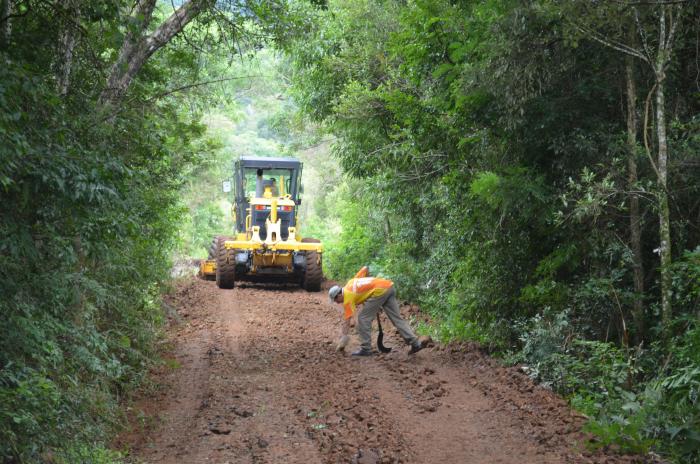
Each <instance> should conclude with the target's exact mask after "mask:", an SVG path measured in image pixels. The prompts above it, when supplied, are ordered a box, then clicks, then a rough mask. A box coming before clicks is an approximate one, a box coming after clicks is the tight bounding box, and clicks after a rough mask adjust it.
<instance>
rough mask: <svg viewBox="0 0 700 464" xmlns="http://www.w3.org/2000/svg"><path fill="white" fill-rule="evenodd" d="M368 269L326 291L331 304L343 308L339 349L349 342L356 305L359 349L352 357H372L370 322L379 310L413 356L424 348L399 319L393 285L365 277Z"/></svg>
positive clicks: (404, 322)
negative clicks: (383, 313) (343, 285)
mask: <svg viewBox="0 0 700 464" xmlns="http://www.w3.org/2000/svg"><path fill="white" fill-rule="evenodd" d="M368 273H369V271H368V269H367V266H364V267H363V268H362V269H360V271H359V272H358V273H357V274H355V277H354V278H352V279H350V281H348V283H347V284H346V285H345V287H344V288H340V287H339V286H338V285H335V286H333V287H332V288H331V289H330V290H329V291H328V297H329V298H330V300H331V303H333V302H335V303H338V304H342V305H343V308H344V312H343V316H342V317H343V329H342V337H341V339H340V342H339V343H338V349H339V350H342V349H345V346H346V345H347V343H348V341H349V337H348V335H347V334H348V331H349V329H350V318H351V317H352V316H353V314H354V313H355V310H356V309H357V306H358V305H364V307H363V308H362V310H361V311H360V313H359V315H358V316H357V332H358V334H359V336H360V343H361V347H360V349H359V350H358V351H355V352H354V353H352V355H353V356H370V355H372V354H373V353H372V339H371V336H372V320H373V319H374V318H375V317H377V313H378V312H379V310H380V309H383V310H384V312H385V313H386V315H387V317H389V320H390V321H391V323H392V324H394V327H396V329H397V330H398V331H399V333H400V334H401V336H402V337H403V339H404V340H406V343H408V344H410V345H411V350H410V351H409V352H408V353H409V354H414V353H417V352H418V351H420V350H421V349H422V348H423V345H422V344H421V342H420V341H419V340H418V337H416V334H415V333H413V331H412V330H411V327H410V326H409V325H408V323H407V322H406V321H405V320H404V319H403V318H402V317H401V313H400V312H399V303H398V302H397V301H396V290H395V289H394V282H392V281H391V280H388V279H381V278H379V277H368Z"/></svg>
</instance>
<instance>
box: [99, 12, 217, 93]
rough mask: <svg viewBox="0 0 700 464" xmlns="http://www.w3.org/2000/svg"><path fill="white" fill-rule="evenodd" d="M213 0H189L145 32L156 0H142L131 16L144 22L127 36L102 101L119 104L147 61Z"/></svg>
mask: <svg viewBox="0 0 700 464" xmlns="http://www.w3.org/2000/svg"><path fill="white" fill-rule="evenodd" d="M209 3H211V0H187V1H185V2H184V3H183V4H182V6H180V7H179V8H178V9H177V10H175V11H174V12H173V14H171V15H170V17H169V18H168V19H166V20H165V21H164V22H163V23H162V24H161V25H160V26H158V28H156V30H155V31H153V32H152V33H151V34H148V35H145V31H146V29H148V26H149V25H150V22H151V18H152V15H153V9H154V8H155V4H156V0H141V1H139V3H138V5H137V6H136V8H135V13H134V14H133V15H132V16H131V18H132V20H133V21H135V22H139V21H140V27H139V28H138V30H137V31H136V32H129V33H128V34H127V35H126V37H125V38H124V44H123V45H122V48H121V50H120V51H119V57H118V58H117V61H116V62H115V63H114V65H113V66H112V69H111V70H110V73H109V76H108V78H107V85H106V87H105V89H104V90H103V91H102V94H101V95H100V102H101V103H102V104H103V105H111V106H116V105H118V103H119V102H120V101H121V99H122V98H123V97H124V95H125V94H126V91H127V89H128V88H129V85H130V84H131V82H132V81H133V79H134V77H136V75H137V74H138V72H139V71H140V70H141V68H142V67H143V65H144V64H145V63H146V61H147V60H148V59H149V58H150V57H151V56H152V55H153V54H154V53H155V52H156V51H158V50H159V49H160V48H162V47H163V46H164V45H165V44H167V43H168V42H169V41H170V40H172V38H173V37H175V36H176V35H177V34H179V33H180V32H181V31H182V30H183V29H184V28H185V26H187V24H189V23H190V21H192V20H193V19H194V18H195V17H196V16H197V15H198V14H199V13H200V12H201V11H202V10H203V9H204V8H205V7H206V6H207V5H208V4H209ZM142 18H143V19H142Z"/></svg>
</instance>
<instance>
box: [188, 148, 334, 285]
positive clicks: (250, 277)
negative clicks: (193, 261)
mask: <svg viewBox="0 0 700 464" xmlns="http://www.w3.org/2000/svg"><path fill="white" fill-rule="evenodd" d="M301 172H302V164H301V163H300V162H299V160H296V159H293V158H258V157H241V158H240V159H239V160H237V161H236V162H235V165H234V179H233V193H234V198H235V199H234V207H233V216H234V222H235V232H236V234H235V236H234V237H217V238H216V239H215V240H214V242H213V243H212V247H211V249H210V260H207V261H203V262H202V265H201V268H200V274H201V275H202V276H204V277H206V276H207V275H212V274H215V276H216V284H217V286H218V287H219V288H227V289H230V288H233V287H234V286H235V284H236V282H238V281H254V282H256V281H257V282H260V281H267V282H270V281H273V282H274V281H277V282H280V281H282V282H285V281H286V282H289V281H292V282H298V283H300V284H301V286H302V287H303V288H304V289H306V290H308V291H319V290H320V289H321V280H322V277H323V273H322V269H321V257H322V253H323V245H322V244H321V243H320V242H319V241H318V240H316V239H313V238H309V237H303V236H302V235H301V232H300V230H299V220H298V206H299V205H300V204H301V199H300V196H299V193H300V190H301ZM212 277H213V276H212Z"/></svg>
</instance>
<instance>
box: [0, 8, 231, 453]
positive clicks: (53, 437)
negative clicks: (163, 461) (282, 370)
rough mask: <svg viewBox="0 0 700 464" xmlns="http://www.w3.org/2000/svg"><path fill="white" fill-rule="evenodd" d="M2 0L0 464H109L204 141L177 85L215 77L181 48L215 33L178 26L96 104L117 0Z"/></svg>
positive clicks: (119, 12) (118, 21)
mask: <svg viewBox="0 0 700 464" xmlns="http://www.w3.org/2000/svg"><path fill="white" fill-rule="evenodd" d="M10 4H11V7H12V8H11V9H10V12H11V13H12V15H11V17H10V18H7V17H5V12H6V10H2V14H0V17H1V18H2V23H0V461H2V462H65V463H75V462H90V463H96V462H112V461H113V460H115V459H118V458H119V456H118V453H115V452H113V451H110V450H109V440H110V438H111V437H110V436H111V430H112V426H113V425H115V424H116V423H118V422H119V421H120V415H119V407H118V406H119V403H120V402H123V401H124V400H127V399H128V395H129V392H130V391H132V390H133V387H134V386H136V385H138V384H139V382H140V381H141V380H142V378H143V376H144V374H145V373H146V371H147V368H148V367H149V366H150V365H152V363H153V362H154V360H155V359H156V356H154V345H153V342H154V340H155V337H157V335H158V329H159V327H160V325H161V322H162V319H163V310H162V308H161V304H160V294H161V293H162V291H163V286H164V282H167V280H168V277H169V273H170V267H171V256H172V253H173V250H174V248H175V247H176V246H177V245H178V229H179V227H180V223H181V216H182V215H183V213H184V211H185V208H184V206H185V205H183V204H182V202H181V200H180V191H181V189H182V188H183V185H184V183H185V180H186V178H187V177H188V176H190V175H191V173H192V171H193V170H197V169H203V168H202V165H206V161H207V160H208V159H210V158H211V157H212V156H213V154H212V153H213V149H214V148H215V147H216V146H215V144H212V143H211V142H209V141H208V139H207V138H206V137H204V135H205V126H204V125H202V124H201V123H200V122H199V121H200V118H201V114H200V110H199V108H201V107H202V106H203V104H207V102H208V101H211V100H212V99H211V98H210V97H209V96H207V95H202V93H198V92H199V91H201V90H202V89H201V88H199V87H194V88H192V90H191V91H190V92H189V93H188V94H185V93H184V92H179V91H177V89H179V88H181V87H184V86H188V85H191V84H192V83H193V82H198V81H199V80H210V79H217V78H220V75H203V74H204V73H203V72H202V64H201V61H202V59H201V57H202V55H201V54H202V53H203V50H202V49H201V48H199V49H198V48H196V47H193V46H192V44H193V43H197V44H199V46H200V47H206V46H207V44H210V45H213V46H216V44H217V43H218V41H216V40H214V39H212V38H211V36H209V37H208V38H203V37H200V35H201V36H204V35H206V34H202V33H201V30H202V27H201V25H200V26H199V28H198V29H194V30H190V34H191V35H190V37H189V40H188V41H180V40H176V41H175V42H173V43H172V44H171V45H170V46H168V47H165V48H163V49H162V50H161V51H160V52H159V53H157V54H155V55H154V56H153V57H151V59H149V60H148V61H147V62H146V63H145V65H144V66H143V68H142V69H141V72H140V73H139V74H138V75H137V76H136V79H135V80H134V82H133V83H132V84H131V86H130V88H129V89H128V92H127V93H126V95H125V98H124V99H123V100H122V101H115V102H110V103H105V102H104V101H103V100H101V98H100V94H101V92H102V91H103V89H104V87H105V76H106V75H107V73H108V72H109V70H110V66H111V64H112V63H113V60H114V59H115V57H116V55H117V53H118V52H119V47H120V46H121V43H122V42H121V41H122V40H123V39H124V37H125V34H126V32H127V31H128V29H127V28H126V23H127V22H128V20H129V17H128V13H129V9H128V7H129V5H128V4H129V2H66V3H65V4H58V3H57V4H54V3H48V2H10ZM0 5H6V3H5V2H0ZM168 8H171V7H170V6H164V7H163V8H162V9H161V10H158V11H156V16H157V17H158V18H162V17H163V16H164V15H167V14H168ZM154 27H155V26H152V27H151V29H152V28H154ZM207 30H211V27H206V28H204V31H207ZM71 37H72V39H71ZM205 39H206V40H205ZM71 40H72V41H73V42H72V46H69V45H68V44H70V43H71ZM68 52H70V53H68ZM231 53H232V54H233V53H234V51H231ZM66 66H69V67H68V71H67V74H66V73H64V71H65V70H66ZM222 67H223V66H222ZM222 67H220V68H222ZM220 68H217V69H214V71H218V70H220ZM209 72H210V73H211V72H213V71H209ZM66 76H67V78H66ZM205 97H206V98H207V99H208V100H207V99H205ZM220 101H222V102H225V99H220Z"/></svg>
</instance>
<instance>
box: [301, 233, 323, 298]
mask: <svg viewBox="0 0 700 464" xmlns="http://www.w3.org/2000/svg"><path fill="white" fill-rule="evenodd" d="M301 242H302V243H321V241H320V240H317V239H315V238H303V239H301ZM322 280H323V267H322V266H321V256H320V255H319V254H318V253H316V252H315V251H308V252H307V253H306V272H304V278H303V280H302V283H301V286H302V287H303V288H304V290H306V291H307V292H318V291H320V290H321V281H322Z"/></svg>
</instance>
